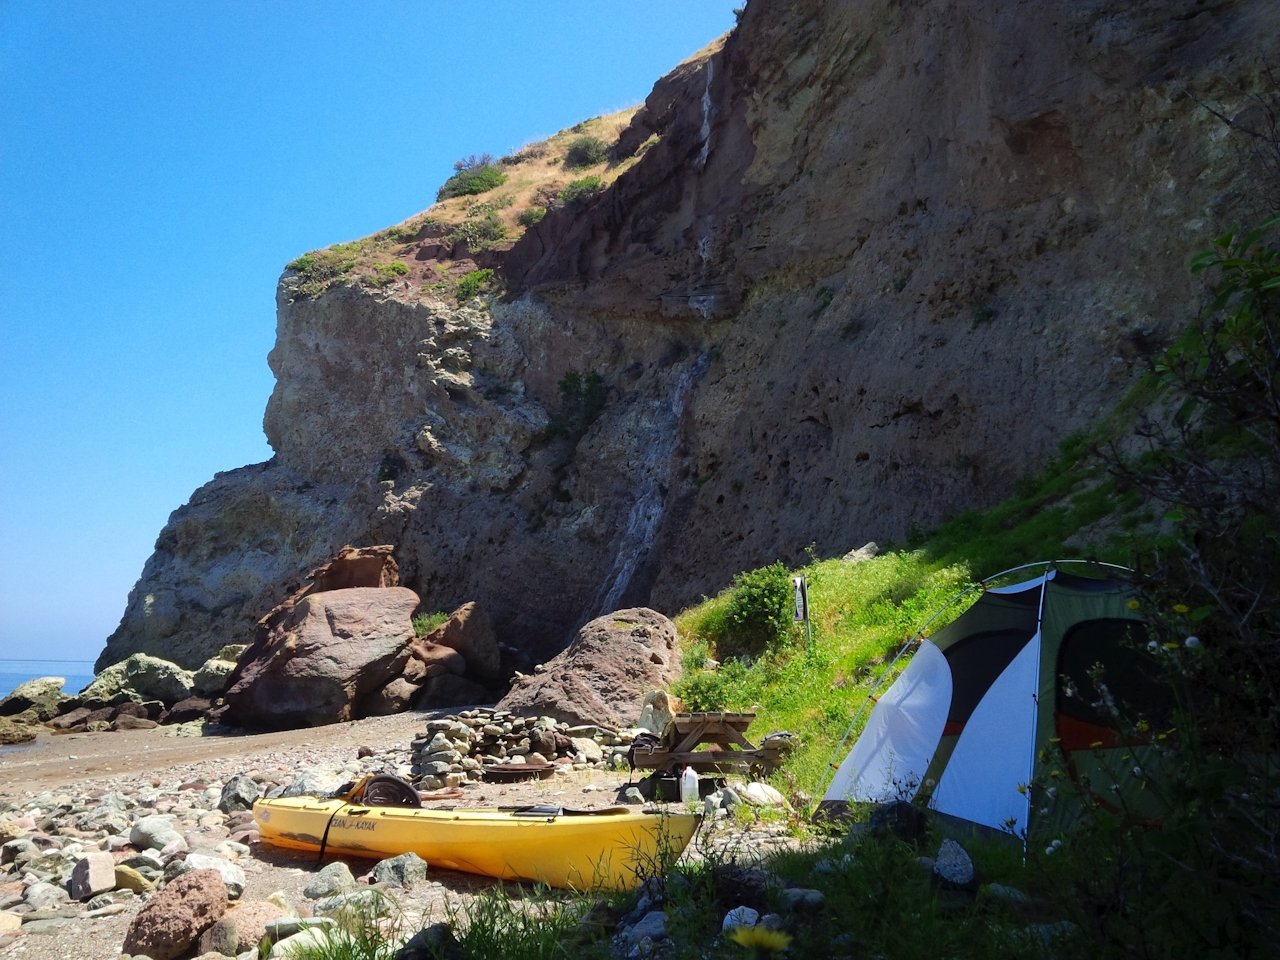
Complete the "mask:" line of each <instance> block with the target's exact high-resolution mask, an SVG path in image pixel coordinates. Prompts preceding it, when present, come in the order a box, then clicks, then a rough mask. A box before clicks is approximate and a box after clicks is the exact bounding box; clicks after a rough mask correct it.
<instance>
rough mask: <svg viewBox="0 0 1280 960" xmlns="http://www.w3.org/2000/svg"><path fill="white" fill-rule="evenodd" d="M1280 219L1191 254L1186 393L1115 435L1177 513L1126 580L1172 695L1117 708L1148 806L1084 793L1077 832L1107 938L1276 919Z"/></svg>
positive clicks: (1163, 941)
mask: <svg viewBox="0 0 1280 960" xmlns="http://www.w3.org/2000/svg"><path fill="white" fill-rule="evenodd" d="M1278 144H1280V141H1278ZM1278 223H1280V217H1272V218H1270V219H1268V220H1267V221H1265V222H1264V223H1263V224H1262V226H1261V227H1260V228H1259V229H1257V230H1255V231H1252V232H1250V233H1245V234H1242V233H1240V232H1239V231H1236V230H1231V231H1229V232H1227V233H1226V234H1224V235H1223V236H1221V237H1219V238H1217V239H1216V240H1214V241H1213V249H1212V250H1210V251H1208V252H1206V253H1204V254H1201V255H1200V256H1198V257H1196V258H1195V259H1194V260H1193V261H1192V270H1193V271H1194V272H1200V271H1204V270H1212V271H1215V272H1216V281H1217V283H1216V285H1215V286H1214V288H1213V293H1214V297H1213V299H1212V301H1211V302H1210V303H1209V304H1208V308H1207V310H1206V312H1205V317H1204V318H1203V319H1202V320H1201V321H1200V322H1198V323H1196V324H1194V325H1193V326H1192V327H1191V328H1190V329H1189V330H1188V331H1187V332H1186V334H1185V335H1184V336H1183V337H1182V338H1181V339H1180V340H1179V341H1178V342H1177V343H1176V344H1174V346H1173V347H1172V348H1170V349H1169V350H1168V351H1167V352H1166V353H1165V354H1164V355H1163V356H1161V357H1160V358H1159V359H1158V360H1157V361H1156V364H1155V371H1156V373H1157V374H1158V375H1159V376H1160V377H1161V381H1162V387H1163V389H1164V390H1165V391H1167V394H1166V396H1168V398H1169V399H1170V400H1172V401H1175V402H1176V401H1181V402H1180V404H1179V405H1177V406H1176V407H1172V404H1170V406H1171V407H1172V408H1173V414H1172V416H1171V417H1169V418H1168V419H1167V420H1166V421H1165V422H1161V421H1158V420H1156V419H1154V418H1152V417H1144V418H1143V419H1142V421H1141V422H1140V423H1139V426H1138V429H1137V434H1138V436H1139V437H1140V438H1141V439H1143V440H1145V441H1146V444H1147V449H1146V450H1145V451H1144V452H1143V453H1142V454H1141V455H1139V456H1137V457H1126V456H1124V455H1122V454H1121V453H1120V451H1119V448H1118V447H1113V448H1111V450H1110V451H1109V455H1110V458H1111V464H1110V466H1111V470H1112V473H1113V475H1114V477H1115V480H1116V482H1117V483H1118V484H1122V485H1124V486H1126V487H1129V488H1132V489H1134V490H1138V491H1141V492H1142V493H1143V494H1145V495H1146V496H1147V497H1149V498H1150V500H1151V501H1154V502H1155V503H1157V504H1160V505H1161V506H1162V507H1163V508H1164V510H1165V515H1164V519H1165V521H1166V523H1167V524H1169V525H1171V526H1172V528H1173V530H1174V534H1173V535H1172V536H1170V537H1165V538H1159V539H1157V540H1156V541H1155V542H1149V543H1147V544H1146V545H1145V549H1143V550H1142V551H1141V552H1140V553H1139V555H1138V564H1137V565H1138V566H1139V569H1140V570H1141V571H1142V575H1141V576H1137V577H1135V582H1136V584H1137V586H1139V587H1140V588H1141V589H1143V590H1144V592H1145V593H1146V594H1147V598H1148V599H1147V600H1146V602H1145V603H1144V604H1143V607H1144V612H1145V613H1146V619H1147V624H1148V630H1149V632H1150V633H1151V634H1152V635H1153V636H1154V637H1155V639H1154V640H1152V643H1153V644H1154V648H1155V650H1156V651H1157V653H1158V655H1159V656H1160V658H1161V660H1163V661H1164V663H1165V666H1166V670H1165V680H1166V682H1167V684H1168V685H1169V686H1170V687H1171V688H1172V689H1173V690H1174V691H1175V692H1176V695H1177V700H1178V704H1179V710H1178V712H1177V713H1176V714H1175V716H1174V718H1173V723H1172V727H1171V728H1170V729H1167V730H1164V731H1162V732H1159V733H1157V732H1156V731H1155V730H1152V731H1150V732H1148V730H1147V729H1146V726H1145V724H1143V723H1142V722H1141V721H1140V719H1139V718H1134V717H1127V716H1123V715H1122V714H1121V713H1120V712H1118V711H1117V712H1116V713H1115V717H1114V719H1115V721H1116V723H1117V725H1118V726H1120V727H1122V728H1123V729H1125V730H1126V731H1127V736H1126V743H1127V744H1132V746H1131V747H1127V748H1128V749H1132V751H1133V754H1134V759H1138V757H1139V756H1141V758H1142V761H1143V762H1142V763H1141V766H1140V767H1134V768H1133V770H1132V773H1131V774H1129V771H1128V770H1126V771H1124V773H1126V774H1129V775H1131V776H1135V777H1141V779H1143V789H1144V792H1146V793H1148V794H1149V795H1151V796H1153V797H1154V798H1155V799H1157V800H1159V801H1160V803H1161V807H1162V809H1160V811H1159V812H1158V814H1156V815H1155V816H1156V817H1158V819H1154V818H1153V816H1152V815H1146V816H1140V815H1138V813H1137V812H1135V811H1131V810H1129V809H1128V808H1127V807H1121V808H1118V809H1117V808H1116V807H1115V806H1114V805H1112V804H1110V803H1106V804H1104V803H1102V802H1101V801H1098V800H1097V799H1096V798H1092V797H1088V796H1086V797H1085V803H1084V809H1085V813H1086V823H1087V826H1088V829H1087V831H1085V832H1083V833H1082V834H1081V835H1080V836H1079V837H1077V838H1075V839H1074V840H1073V842H1072V846H1073V848H1074V861H1075V862H1074V864H1073V870H1072V872H1071V879H1072V880H1073V883H1072V885H1073V887H1074V888H1075V891H1076V892H1075V896H1078V897H1081V899H1083V900H1084V902H1085V904H1086V909H1088V908H1090V907H1093V906H1095V905H1097V904H1101V903H1106V904H1108V905H1116V904H1122V905H1123V908H1122V909H1114V908H1112V909H1111V910H1110V915H1109V916H1106V917H1104V918H1102V919H1101V920H1100V921H1099V922H1098V929H1097V935H1098V937H1099V938H1100V939H1102V940H1104V941H1105V942H1107V943H1108V944H1109V945H1110V946H1111V947H1112V948H1113V949H1114V950H1115V951H1117V954H1118V953H1125V952H1127V953H1130V954H1137V953H1138V951H1142V952H1143V953H1144V954H1145V955H1148V956H1208V955H1213V956H1219V955H1221V956H1251V955H1258V956H1261V955H1263V954H1265V953H1267V952H1268V951H1269V950H1271V949H1273V948H1274V942H1275V935H1276V931H1277V930H1280V907H1278V906H1277V904H1280V852H1278V844H1277V840H1278V838H1280V795H1278V794H1277V791H1276V756H1277V746H1278V739H1280V738H1278V737H1277V732H1276V729H1277V728H1276V716H1277V715H1278V714H1280V403H1277V388H1276V385H1277V383H1280V248H1277V247H1276V246H1274V245H1272V244H1269V243H1267V242H1265V241H1264V238H1265V237H1266V235H1267V231H1268V230H1270V229H1271V228H1272V227H1274V226H1276V225H1277V224H1278ZM1157 409H1159V408H1157ZM1152 739H1154V741H1155V742H1156V743H1157V744H1158V745H1159V747H1160V749H1159V750H1158V751H1153V750H1152V749H1151V748H1150V746H1148V744H1149V743H1150V742H1151V740H1152ZM1126 759H1127V758H1126ZM1143 813H1145V811H1143ZM1135 867H1136V869H1135ZM1065 886H1066V884H1064V887H1065Z"/></svg>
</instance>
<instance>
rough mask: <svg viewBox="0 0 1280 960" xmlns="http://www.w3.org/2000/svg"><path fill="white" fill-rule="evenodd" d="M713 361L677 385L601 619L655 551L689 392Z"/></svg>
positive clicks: (605, 591)
mask: <svg viewBox="0 0 1280 960" xmlns="http://www.w3.org/2000/svg"><path fill="white" fill-rule="evenodd" d="M708 363H709V360H708V358H707V357H702V358H701V359H699V360H698V362H697V363H695V364H693V365H692V366H691V367H689V369H687V370H685V371H684V373H682V374H681V375H680V378H679V379H678V380H677V381H676V388H675V390H674V391H673V392H672V394H671V416H670V429H669V431H668V432H667V434H666V435H665V436H663V437H662V438H661V439H659V440H658V441H657V442H656V443H655V444H654V445H653V447H652V448H651V449H650V451H649V456H648V457H647V458H646V461H647V462H648V463H649V464H650V470H649V471H648V472H647V475H646V476H645V477H644V478H643V480H641V482H640V484H639V487H638V489H637V490H636V500H635V504H634V505H633V506H632V507H631V514H630V515H629V516H628V518H627V529H626V530H625V531H624V532H623V534H622V539H621V541H620V542H619V544H618V553H617V555H616V556H615V557H614V561H613V569H612V570H610V571H609V576H608V577H606V578H605V581H604V584H603V586H602V588H601V593H602V595H603V600H602V601H601V603H600V607H599V612H598V613H597V616H603V615H604V614H606V613H609V612H611V611H613V610H616V609H617V608H618V603H619V601H621V599H622V595H623V594H624V593H626V590H627V587H629V586H630V585H631V579H632V577H634V576H635V573H636V568H637V567H639V566H640V564H641V562H642V561H643V560H644V559H645V558H646V557H647V556H648V555H649V551H650V550H652V549H653V541H654V538H655V537H656V536H657V533H658V528H659V526H660V525H661V524H662V515H663V514H664V513H665V512H666V506H667V504H666V490H667V488H668V487H669V486H670V483H671V473H672V469H673V468H674V466H675V464H674V463H673V462H672V459H671V455H672V453H673V452H674V451H675V448H676V444H677V443H678V442H679V439H680V417H681V416H682V415H683V414H684V403H685V398H686V397H687V396H688V393H689V389H690V388H691V387H692V386H693V385H694V383H696V382H697V381H698V380H699V379H701V377H702V374H703V373H705V372H706V369H707V365H708Z"/></svg>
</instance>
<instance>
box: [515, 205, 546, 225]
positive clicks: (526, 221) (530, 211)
mask: <svg viewBox="0 0 1280 960" xmlns="http://www.w3.org/2000/svg"><path fill="white" fill-rule="evenodd" d="M546 215H547V208H546V207H525V208H524V209H523V210H521V211H520V215H519V216H517V217H516V219H517V220H518V221H519V222H520V226H522V227H532V226H533V225H534V224H535V223H537V222H538V221H539V220H541V219H542V218H543V217H545V216H546Z"/></svg>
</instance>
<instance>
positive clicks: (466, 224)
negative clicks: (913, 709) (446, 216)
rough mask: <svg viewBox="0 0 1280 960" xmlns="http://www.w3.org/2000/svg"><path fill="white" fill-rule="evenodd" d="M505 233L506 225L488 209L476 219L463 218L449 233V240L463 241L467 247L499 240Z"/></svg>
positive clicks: (453, 241)
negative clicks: (487, 211)
mask: <svg viewBox="0 0 1280 960" xmlns="http://www.w3.org/2000/svg"><path fill="white" fill-rule="evenodd" d="M506 235H507V225H506V224H505V223H503V222H502V218H501V217H499V216H498V215H497V214H496V213H494V212H492V211H490V212H489V213H486V214H485V215H484V216H483V217H481V218H479V219H477V220H464V221H462V223H460V224H458V226H457V228H456V229H455V230H454V231H453V233H451V234H449V240H450V242H452V243H454V244H458V243H465V244H466V245H467V246H469V247H479V246H481V245H483V244H486V243H493V242H494V241H496V240H501V239H502V238H503V237H505V236H506Z"/></svg>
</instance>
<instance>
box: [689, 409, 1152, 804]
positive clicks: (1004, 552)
mask: <svg viewBox="0 0 1280 960" xmlns="http://www.w3.org/2000/svg"><path fill="white" fill-rule="evenodd" d="M1110 430H1111V427H1110V426H1106V427H1105V431H1106V432H1102V433H1099V434H1096V435H1095V436H1104V435H1107V432H1109V431H1110ZM1142 507H1143V504H1142V500H1141V498H1140V497H1139V496H1138V495H1137V494H1135V493H1128V494H1123V495H1122V494H1119V493H1117V491H1116V490H1115V486H1114V484H1113V483H1112V482H1111V481H1110V480H1109V479H1107V478H1106V476H1105V470H1104V467H1103V466H1102V464H1101V463H1100V461H1099V460H1098V458H1097V457H1096V456H1094V455H1093V454H1091V453H1090V443H1089V442H1087V441H1086V440H1085V439H1083V438H1081V437H1071V438H1068V439H1067V440H1066V441H1064V442H1063V444H1062V447H1061V451H1060V454H1059V456H1058V457H1057V458H1056V459H1055V460H1054V461H1053V463H1051V464H1050V465H1049V466H1048V467H1047V468H1046V469H1045V471H1044V472H1043V473H1042V474H1040V475H1039V476H1034V477H1026V478H1024V479H1023V481H1022V482H1020V483H1019V484H1018V485H1017V490H1016V492H1015V494H1014V496H1012V497H1011V498H1009V499H1008V500H1006V501H1004V502H1002V503H1000V504H998V505H996V506H995V507H992V508H991V509H989V510H985V511H969V512H966V513H962V514H960V515H959V516H957V517H955V518H954V519H952V520H951V521H949V522H948V523H945V524H943V525H942V526H941V527H939V528H938V529H937V530H935V531H933V532H932V533H930V534H928V535H927V536H926V535H920V534H917V535H916V536H915V537H914V538H913V541H915V542H913V543H911V544H910V545H908V547H907V548H904V549H890V550H887V551H886V552H884V553H882V554H881V555H880V556H878V557H876V558H875V559H873V560H869V561H864V562H862V563H844V562H842V561H841V560H840V559H829V560H820V561H815V562H814V563H811V564H809V565H808V566H805V567H801V568H799V569H798V570H796V571H793V572H795V573H804V574H805V576H806V577H807V578H808V581H809V607H810V617H811V624H812V630H813V638H812V644H811V646H810V648H809V649H808V650H807V651H806V650H805V646H804V631H803V628H802V627H801V626H800V625H795V624H793V625H791V626H790V628H789V629H788V630H786V632H785V633H784V634H783V636H782V637H781V638H780V640H779V641H777V642H775V643H773V644H771V645H770V646H769V647H768V648H767V649H766V650H765V651H764V652H763V653H762V654H760V655H759V656H757V657H755V658H754V659H753V658H747V657H743V658H735V657H727V656H724V654H731V653H733V652H735V651H737V650H739V649H741V648H742V644H740V643H739V642H738V639H737V638H736V637H735V636H734V634H733V627H732V618H731V613H732V611H733V608H734V605H735V597H736V592H737V590H738V588H737V587H730V588H729V589H727V590H725V591H724V592H722V593H721V594H719V595H718V596H716V597H713V598H710V599H707V600H705V601H703V602H702V603H700V604H698V605H697V606H695V607H692V608H690V609H688V610H685V611H684V612H683V613H681V614H679V615H678V616H677V617H676V619H675V623H676V626H677V628H678V629H679V631H680V636H681V643H682V645H683V647H684V651H685V675H684V677H683V678H682V679H681V680H680V681H679V682H678V683H677V684H676V686H675V692H676V693H677V694H679V695H680V696H681V697H683V698H684V700H685V702H686V705H687V706H688V707H689V708H690V709H694V710H746V711H753V712H755V714H756V721H755V723H754V724H753V726H752V730H751V733H752V734H754V735H756V736H763V735H764V734H766V733H769V732H771V731H775V730H789V731H791V732H792V733H795V734H797V735H799V737H800V738H801V744H802V745H801V747H800V748H799V750H798V751H797V752H796V753H795V754H793V755H792V757H791V759H790V760H789V761H788V763H787V765H786V767H785V771H784V772H782V773H780V774H778V775H777V776H776V777H775V780H776V781H777V784H776V785H777V786H779V787H780V788H782V787H788V788H791V789H798V790H801V791H804V792H813V791H815V790H817V789H818V787H819V786H820V785H821V781H822V778H823V775H824V774H825V773H826V772H827V769H828V767H827V764H828V763H829V761H830V760H831V756H832V754H833V752H834V751H835V749H836V746H837V745H838V744H839V742H840V739H841V737H842V736H843V735H844V733H845V731H846V729H847V728H848V725H849V723H850V722H851V721H852V720H853V718H854V715H855V714H856V713H857V711H858V709H859V707H861V706H862V705H863V704H864V703H865V702H866V698H867V695H868V694H869V693H870V692H871V689H872V687H873V686H874V685H875V683H876V682H877V681H878V680H879V679H880V678H881V676H882V675H883V674H884V672H885V670H886V669H887V667H888V664H889V661H890V660H891V659H892V658H893V656H894V654H895V653H896V652H897V651H898V650H899V649H900V648H901V647H902V645H903V644H904V643H905V642H906V641H907V640H908V639H909V638H910V637H911V636H912V635H913V634H914V633H915V632H916V631H917V630H918V629H920V628H921V627H922V626H923V625H924V624H925V621H927V620H928V619H929V618H930V617H931V616H932V615H933V614H934V613H935V612H937V611H938V609H939V608H940V607H942V606H943V605H944V604H946V603H947V602H948V601H949V600H951V599H952V598H953V597H954V596H955V595H956V594H957V593H959V592H960V591H962V590H963V589H964V588H965V587H967V586H969V585H970V584H972V583H974V582H975V581H977V580H979V579H982V578H985V577H989V576H991V575H993V574H995V573H998V572H1000V571H1002V570H1006V569H1008V568H1010V567H1014V566H1017V565H1019V564H1023V563H1030V562H1034V561H1037V560H1054V559H1071V558H1085V557H1089V556H1096V557H1097V558H1098V559H1101V560H1106V561H1111V562H1119V563H1124V562H1126V561H1127V560H1128V558H1129V557H1130V555H1131V551H1132V547H1133V543H1135V542H1136V539H1137V537H1138V536H1139V534H1138V533H1136V532H1134V530H1133V528H1134V527H1135V526H1136V525H1137V520H1138V519H1139V518H1140V516H1141V513H1140V511H1141V509H1142ZM1106 518H1113V519H1114V520H1115V521H1116V524H1115V532H1113V533H1109V534H1106V536H1105V537H1101V539H1102V541H1103V542H1100V543H1075V542H1074V541H1072V542H1071V543H1070V544H1069V543H1068V542H1067V541H1071V540H1072V538H1073V537H1074V536H1075V535H1077V534H1078V533H1079V532H1080V531H1081V529H1082V528H1085V527H1087V526H1088V525H1090V524H1093V523H1096V522H1097V521H1099V520H1103V519H1106ZM976 598H977V594H976V593H975V594H973V595H971V596H970V597H968V598H966V600H965V601H964V602H961V603H959V604H957V605H955V606H953V607H951V608H950V609H948V610H947V611H946V612H945V613H944V614H943V616H942V617H940V618H939V619H938V620H937V621H936V622H934V623H933V624H932V625H931V627H930V630H929V632H930V633H933V632H936V631H937V630H938V629H940V628H941V627H943V626H945V625H946V624H947V623H949V622H950V621H951V620H953V619H955V617H957V616H959V615H960V614H961V613H962V612H963V611H964V610H965V609H967V608H968V606H969V604H971V603H972V602H973V600H975V599H976ZM789 615H790V614H789V608H788V616H789ZM709 656H710V657H715V658H717V659H720V660H723V661H724V662H723V664H722V665H721V666H720V667H719V668H718V669H716V670H706V669H704V665H705V662H706V659H707V657H709ZM904 665H905V664H904V663H902V662H899V664H898V667H897V668H895V669H900V668H901V667H902V666H904ZM863 721H865V714H864V717H863ZM858 732H860V731H858V730H855V732H854V733H855V736H856V734H857V733H858Z"/></svg>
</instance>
